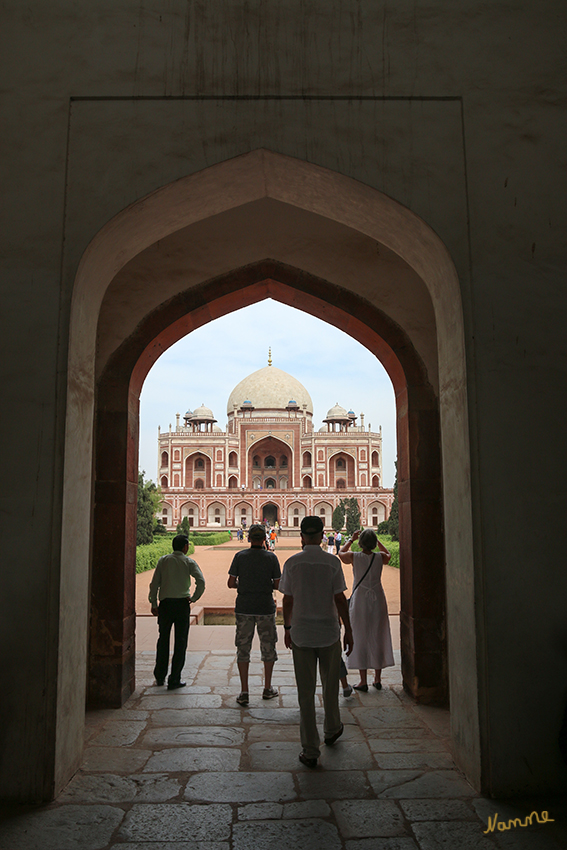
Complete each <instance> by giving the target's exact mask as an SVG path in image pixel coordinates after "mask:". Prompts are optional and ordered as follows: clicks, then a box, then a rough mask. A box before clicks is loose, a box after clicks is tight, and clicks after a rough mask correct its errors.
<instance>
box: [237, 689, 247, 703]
mask: <svg viewBox="0 0 567 850" xmlns="http://www.w3.org/2000/svg"><path fill="white" fill-rule="evenodd" d="M236 702H237V703H238V704H239V705H248V694H247V693H246V692H245V691H242V693H241V694H240V695H239V696H237V697H236Z"/></svg>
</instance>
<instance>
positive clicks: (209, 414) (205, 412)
mask: <svg viewBox="0 0 567 850" xmlns="http://www.w3.org/2000/svg"><path fill="white" fill-rule="evenodd" d="M191 418H192V419H214V418H215V417H214V416H213V411H212V410H211V408H210V407H205V405H204V404H202V405H201V406H200V407H196V408H195V410H194V411H193V416H192V417H191Z"/></svg>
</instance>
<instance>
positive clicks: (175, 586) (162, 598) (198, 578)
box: [148, 534, 205, 691]
mask: <svg viewBox="0 0 567 850" xmlns="http://www.w3.org/2000/svg"><path fill="white" fill-rule="evenodd" d="M188 549H189V539H188V538H187V537H186V536H185V535H184V534H178V535H177V536H176V537H174V538H173V552H171V553H170V554H169V555H164V556H163V557H162V558H160V559H159V561H158V562H157V566H156V569H155V572H154V575H153V578H152V580H151V582H150V593H149V596H148V599H149V601H150V605H151V608H152V614H153V615H154V617H157V618H158V628H159V637H158V642H157V649H156V664H155V667H154V676H155V678H156V684H158V685H163V684H164V682H165V677H166V676H167V668H168V666H169V636H170V634H171V627H172V626H174V627H175V640H174V645H173V658H172V659H171V673H170V675H169V679H168V681H167V689H168V690H169V691H173V690H175V689H176V688H184V687H185V685H186V682H182V681H181V671H182V670H183V665H184V664H185V655H186V653H187V640H188V638H189V620H190V616H191V604H190V603H191V602H196V601H197V599H199V598H200V597H201V596H202V595H203V591H204V590H205V579H204V578H203V573H202V572H201V570H200V569H199V565H198V564H197V562H196V561H194V560H193V559H192V558H188V557H187V551H188ZM191 576H192V577H193V578H194V579H195V591H194V593H193V596H191V595H190V593H189V588H190V586H191ZM158 591H159V607H158V604H157V599H158Z"/></svg>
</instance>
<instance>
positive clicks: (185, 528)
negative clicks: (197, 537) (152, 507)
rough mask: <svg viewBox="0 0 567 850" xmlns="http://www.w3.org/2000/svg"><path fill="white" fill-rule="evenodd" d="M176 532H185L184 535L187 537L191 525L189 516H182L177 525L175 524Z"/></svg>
mask: <svg viewBox="0 0 567 850" xmlns="http://www.w3.org/2000/svg"><path fill="white" fill-rule="evenodd" d="M177 533H178V534H185V536H186V537H189V535H190V533H191V526H190V525H189V517H188V516H184V517H183V519H182V520H181V522H180V523H179V525H178V526H177Z"/></svg>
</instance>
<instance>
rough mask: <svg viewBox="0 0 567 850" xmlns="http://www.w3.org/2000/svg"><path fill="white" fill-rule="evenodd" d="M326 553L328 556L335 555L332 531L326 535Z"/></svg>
mask: <svg viewBox="0 0 567 850" xmlns="http://www.w3.org/2000/svg"><path fill="white" fill-rule="evenodd" d="M327 552H328V553H329V555H334V554H335V535H334V534H333V532H332V531H331V532H329V534H328V535H327Z"/></svg>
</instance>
